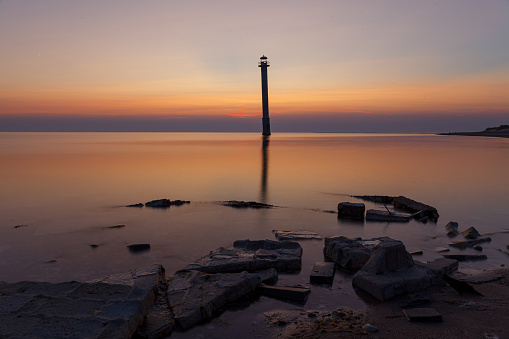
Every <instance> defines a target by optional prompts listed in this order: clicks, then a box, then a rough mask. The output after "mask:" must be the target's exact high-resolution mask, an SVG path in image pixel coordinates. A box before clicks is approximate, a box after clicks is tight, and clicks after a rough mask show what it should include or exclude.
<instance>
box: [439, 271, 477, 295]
mask: <svg viewBox="0 0 509 339" xmlns="http://www.w3.org/2000/svg"><path fill="white" fill-rule="evenodd" d="M443 279H444V280H445V282H446V283H447V284H448V285H449V286H451V287H452V288H454V289H455V290H456V291H457V292H458V293H460V294H461V293H469V294H475V295H480V296H482V294H481V293H479V292H478V291H477V290H476V289H475V288H473V287H472V286H471V285H470V284H469V283H467V282H465V281H462V280H458V279H455V278H453V277H451V276H449V275H447V274H444V276H443Z"/></svg>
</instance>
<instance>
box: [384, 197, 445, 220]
mask: <svg viewBox="0 0 509 339" xmlns="http://www.w3.org/2000/svg"><path fill="white" fill-rule="evenodd" d="M393 204H394V207H395V208H398V209H402V210H405V211H409V212H412V213H415V214H414V217H416V219H420V220H422V219H423V218H429V219H430V220H432V221H433V222H435V223H436V222H437V221H438V217H439V215H438V211H437V209H436V208H435V207H433V206H430V205H426V204H423V203H421V202H418V201H415V200H412V199H409V198H407V197H404V196H400V197H396V198H394V202H393Z"/></svg>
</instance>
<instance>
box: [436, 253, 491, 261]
mask: <svg viewBox="0 0 509 339" xmlns="http://www.w3.org/2000/svg"><path fill="white" fill-rule="evenodd" d="M442 255H443V256H444V257H445V258H449V259H455V260H458V261H465V260H472V261H476V260H486V259H488V257H486V256H485V255H484V254H442Z"/></svg>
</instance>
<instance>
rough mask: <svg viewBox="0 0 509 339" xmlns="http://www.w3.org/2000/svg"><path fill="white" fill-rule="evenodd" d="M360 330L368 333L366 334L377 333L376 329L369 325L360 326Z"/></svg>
mask: <svg viewBox="0 0 509 339" xmlns="http://www.w3.org/2000/svg"><path fill="white" fill-rule="evenodd" d="M362 329H363V330H365V331H368V332H378V328H376V327H375V326H373V325H371V324H369V323H367V324H365V325H364V326H362Z"/></svg>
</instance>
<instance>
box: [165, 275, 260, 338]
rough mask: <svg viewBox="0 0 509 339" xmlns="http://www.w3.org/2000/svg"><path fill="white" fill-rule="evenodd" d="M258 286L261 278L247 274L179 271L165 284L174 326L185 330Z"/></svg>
mask: <svg viewBox="0 0 509 339" xmlns="http://www.w3.org/2000/svg"><path fill="white" fill-rule="evenodd" d="M259 285H260V276H258V275H257V274H250V273H247V272H241V273H217V274H207V273H203V272H199V271H190V270H181V271H177V272H176V273H175V274H174V275H173V277H172V278H171V279H170V280H169V281H168V290H167V291H168V304H169V306H170V308H171V311H172V312H173V316H174V320H175V322H176V324H178V325H179V326H180V327H181V328H183V329H188V328H191V327H193V326H195V325H198V324H199V323H201V322H203V321H205V320H207V319H209V318H211V317H212V316H213V315H214V314H215V313H217V312H218V311H219V310H220V309H221V308H222V307H224V306H225V305H227V304H228V303H230V302H232V301H235V300H237V299H239V298H240V297H242V296H245V295H247V294H248V293H251V292H253V291H254V290H255V289H256V288H257V287H258V286H259Z"/></svg>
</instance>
